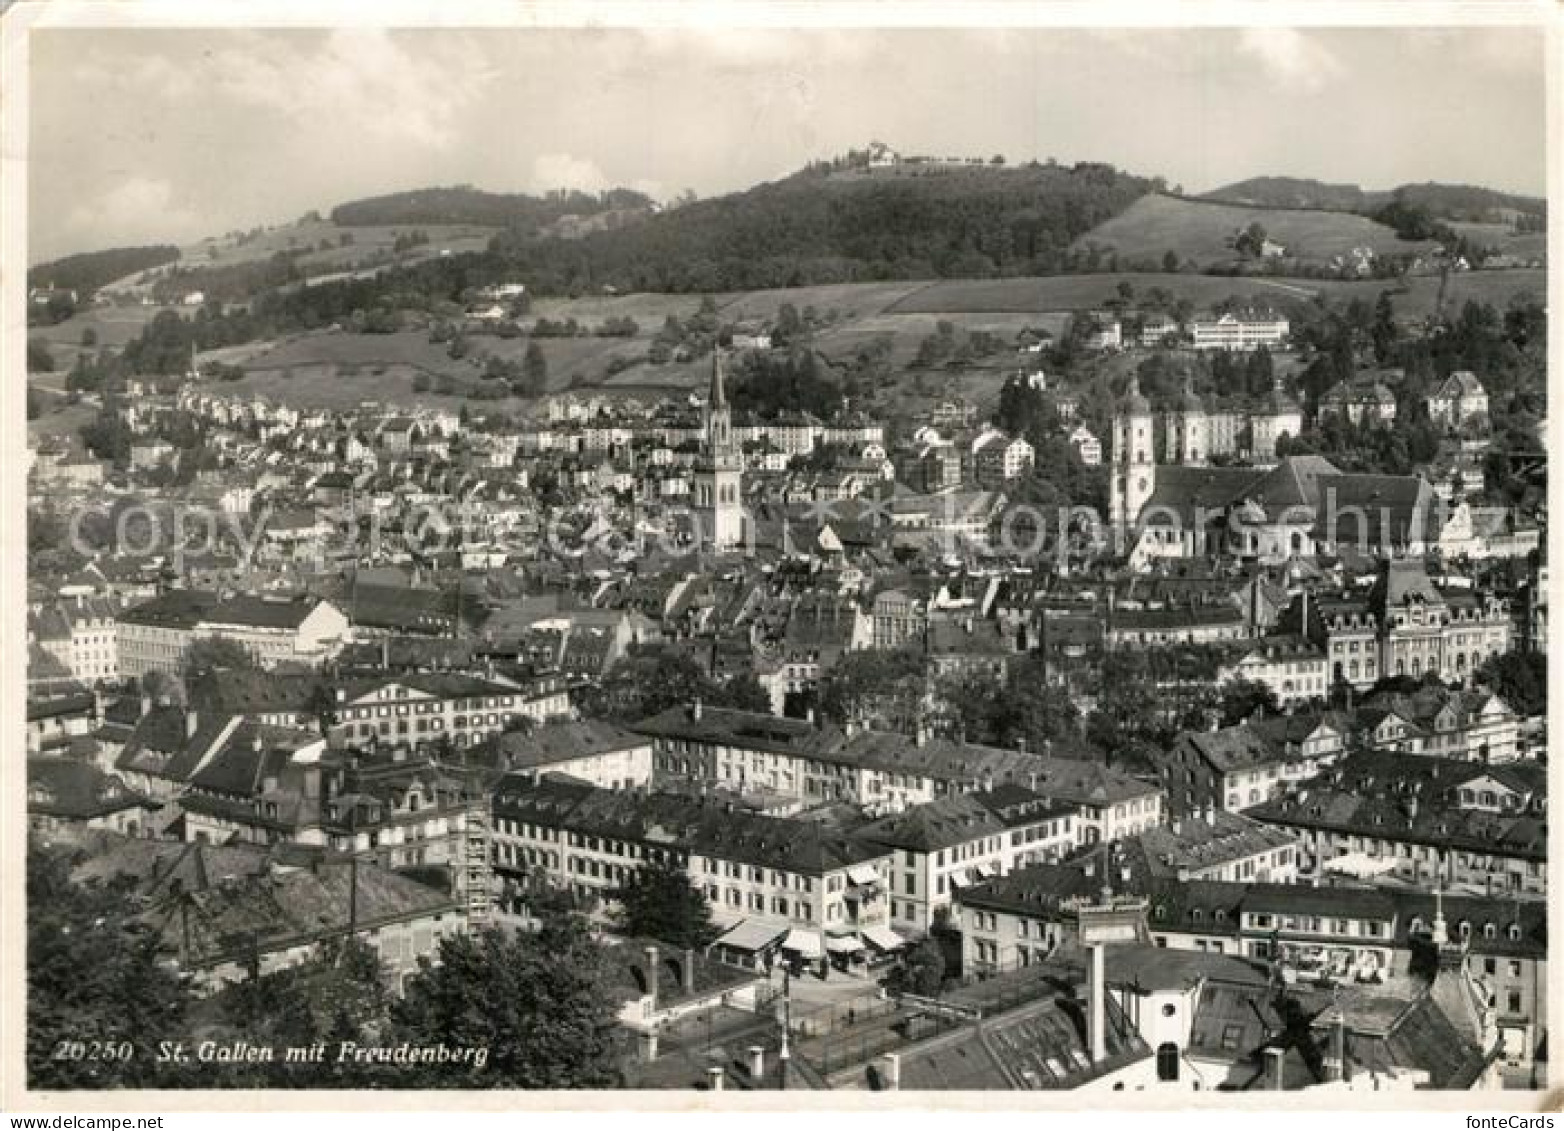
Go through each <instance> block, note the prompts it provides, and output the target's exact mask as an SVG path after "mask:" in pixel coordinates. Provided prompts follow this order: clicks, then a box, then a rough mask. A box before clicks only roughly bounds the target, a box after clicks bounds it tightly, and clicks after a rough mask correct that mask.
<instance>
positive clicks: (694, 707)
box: [690, 699, 702, 722]
mask: <svg viewBox="0 0 1564 1131" xmlns="http://www.w3.org/2000/svg"><path fill="white" fill-rule="evenodd" d="M701 714H702V707H701V701H700V700H699V699H697V700H695V702H693V703H691V704H690V718H692V719H694V720H695V721H696V722H700V720H701Z"/></svg>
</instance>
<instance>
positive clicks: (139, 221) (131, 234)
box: [68, 177, 200, 246]
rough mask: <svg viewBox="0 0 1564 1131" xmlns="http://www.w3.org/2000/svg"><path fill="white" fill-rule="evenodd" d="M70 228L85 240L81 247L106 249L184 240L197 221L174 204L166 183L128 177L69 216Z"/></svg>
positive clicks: (198, 219)
mask: <svg viewBox="0 0 1564 1131" xmlns="http://www.w3.org/2000/svg"><path fill="white" fill-rule="evenodd" d="M68 223H69V226H70V227H71V228H72V229H74V230H75V231H77V232H80V233H82V235H83V237H85V241H86V242H85V243H84V244H83V246H109V245H111V244H116V245H117V244H135V243H141V242H161V241H164V240H168V239H187V238H190V237H191V236H193V235H195V234H196V233H197V232H198V231H199V229H200V218H199V217H198V216H197V215H196V214H195V213H194V212H193V211H191V210H190V209H189V208H187V207H184V206H182V205H179V204H177V203H176V201H175V198H174V189H173V186H172V185H170V184H169V183H168V182H167V181H165V180H159V179H156V178H153V177H127V178H126V179H124V180H122V181H118V182H116V183H115V184H114V185H113V186H112V187H111V188H109V189H108V191H106V192H105V193H104V194H103V195H102V196H100V197H98V198H97V199H95V200H92V201H89V202H87V203H84V204H82V205H79V206H78V207H76V208H73V209H72V210H71V212H70V216H69V220H68Z"/></svg>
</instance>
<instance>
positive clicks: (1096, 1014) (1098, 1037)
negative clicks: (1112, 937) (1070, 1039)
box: [1087, 943, 1108, 1064]
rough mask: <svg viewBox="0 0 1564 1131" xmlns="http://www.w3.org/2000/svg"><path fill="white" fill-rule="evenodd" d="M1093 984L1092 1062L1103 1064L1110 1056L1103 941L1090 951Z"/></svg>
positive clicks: (1106, 961)
mask: <svg viewBox="0 0 1564 1131" xmlns="http://www.w3.org/2000/svg"><path fill="white" fill-rule="evenodd" d="M1090 966H1091V985H1090V987H1089V989H1088V992H1089V993H1090V995H1091V1001H1090V1002H1089V1003H1088V1006H1089V1013H1090V1018H1091V1020H1090V1021H1088V1022H1087V1024H1088V1025H1089V1026H1090V1031H1089V1032H1088V1033H1087V1037H1088V1039H1089V1040H1090V1041H1091V1046H1092V1047H1091V1053H1092V1063H1093V1064H1101V1063H1102V1062H1103V1061H1104V1060H1106V1059H1107V1058H1108V1033H1107V1024H1108V1021H1107V1018H1108V1007H1107V1003H1106V1001H1105V1000H1104V999H1105V997H1106V996H1107V988H1106V984H1105V983H1106V982H1107V966H1108V957H1107V948H1106V947H1104V946H1103V945H1102V943H1095V944H1093V946H1092V947H1091V951H1090Z"/></svg>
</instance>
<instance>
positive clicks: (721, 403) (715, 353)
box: [706, 349, 728, 408]
mask: <svg viewBox="0 0 1564 1131" xmlns="http://www.w3.org/2000/svg"><path fill="white" fill-rule="evenodd" d="M706 403H707V405H708V406H709V407H711V408H726V407H727V406H728V398H727V394H726V393H725V392H724V391H723V388H722V351H721V350H718V349H714V350H712V351H711V392H710V393H709V394H708V396H707V398H706Z"/></svg>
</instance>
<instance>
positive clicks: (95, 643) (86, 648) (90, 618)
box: [27, 597, 120, 687]
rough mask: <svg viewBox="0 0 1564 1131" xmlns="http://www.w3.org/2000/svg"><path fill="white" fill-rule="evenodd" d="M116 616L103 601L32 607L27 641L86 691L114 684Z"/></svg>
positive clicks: (80, 599) (82, 600) (84, 599)
mask: <svg viewBox="0 0 1564 1131" xmlns="http://www.w3.org/2000/svg"><path fill="white" fill-rule="evenodd" d="M118 614H119V608H118V606H116V605H115V604H114V603H112V602H111V601H108V600H105V599H102V598H91V597H76V598H75V599H73V600H63V601H55V602H51V603H49V604H38V605H34V606H32V607H31V608H30V609H29V610H28V617H27V636H28V640H29V642H30V643H36V644H37V645H38V646H39V647H41V648H42V649H43V650H44V651H45V652H48V653H49V654H50V655H52V656H53V657H54V658H55V659H57V660H58V661H59V662H60V664H61V665H62V666H63V667H64V668H65V670H66V671H68V672H70V674H71V677H72V678H73V679H75V680H76V681H77V682H79V683H81V684H84V685H85V686H87V687H92V686H94V685H96V684H99V683H116V682H118V681H119V678H120V669H119V622H118V620H117V619H116V618H117V617H118Z"/></svg>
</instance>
